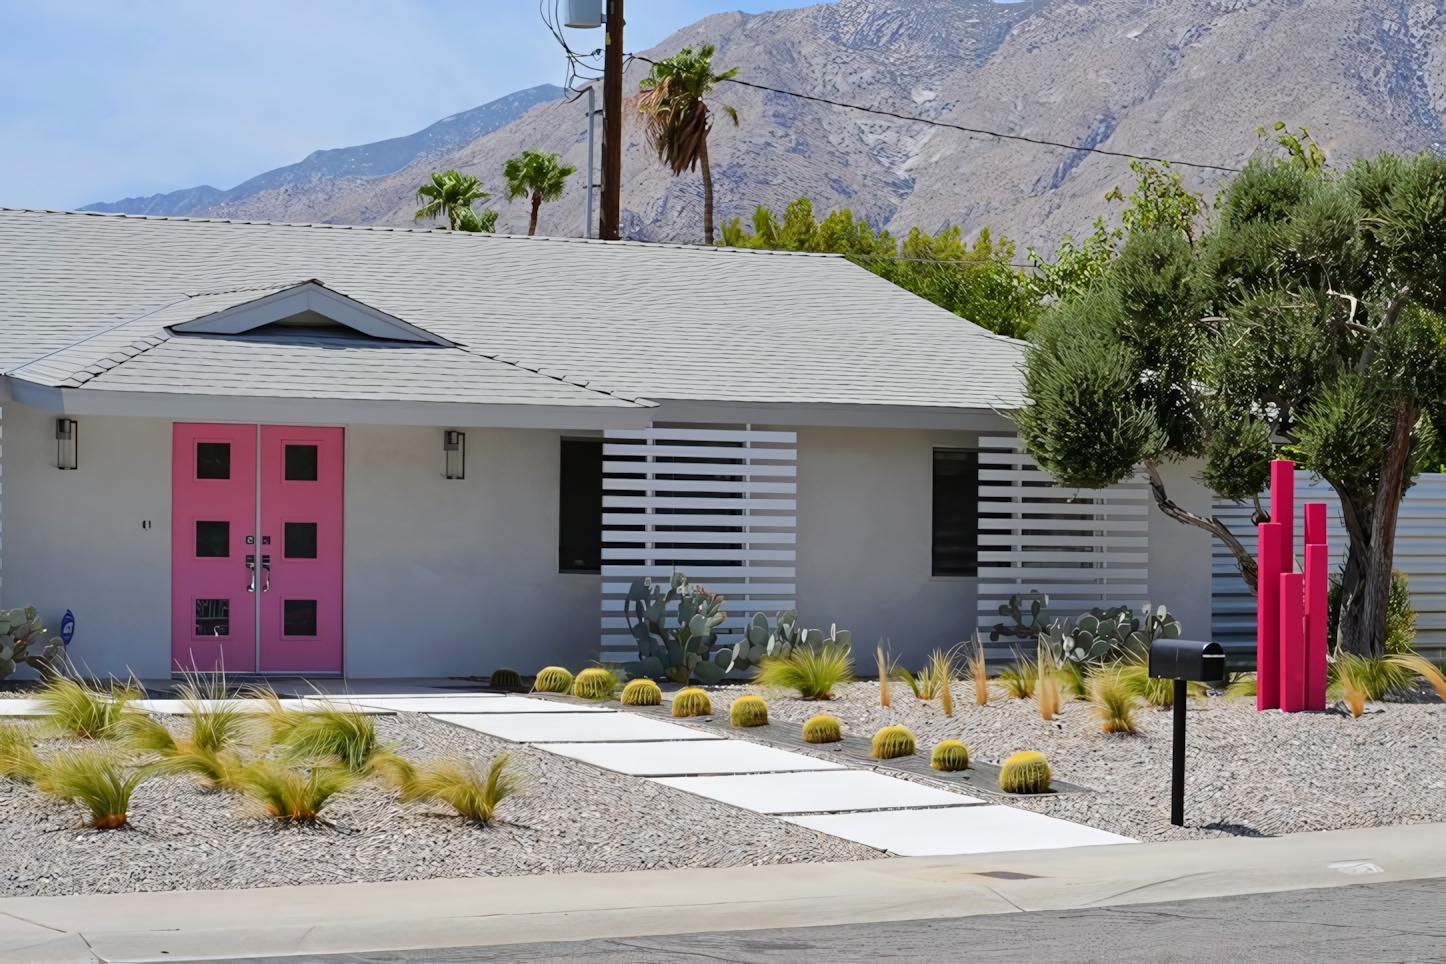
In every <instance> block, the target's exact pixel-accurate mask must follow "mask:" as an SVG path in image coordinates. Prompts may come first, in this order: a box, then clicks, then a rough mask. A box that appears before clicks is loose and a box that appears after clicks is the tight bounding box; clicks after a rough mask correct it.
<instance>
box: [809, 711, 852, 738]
mask: <svg viewBox="0 0 1446 964" xmlns="http://www.w3.org/2000/svg"><path fill="white" fill-rule="evenodd" d="M842 739H843V725H842V724H840V723H839V721H838V717H836V716H829V715H828V714H826V713H820V714H819V715H818V716H812V717H809V719H808V722H807V723H805V724H803V742H805V743H837V742H838V741H840V740H842Z"/></svg>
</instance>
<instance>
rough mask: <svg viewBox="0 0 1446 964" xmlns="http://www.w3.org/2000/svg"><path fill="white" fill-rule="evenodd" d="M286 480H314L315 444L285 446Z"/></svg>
mask: <svg viewBox="0 0 1446 964" xmlns="http://www.w3.org/2000/svg"><path fill="white" fill-rule="evenodd" d="M286 481H288V482H315V481H316V446H315V445H288V446H286Z"/></svg>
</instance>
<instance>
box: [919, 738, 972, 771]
mask: <svg viewBox="0 0 1446 964" xmlns="http://www.w3.org/2000/svg"><path fill="white" fill-rule="evenodd" d="M929 766H931V767H933V768H934V769H935V770H944V771H946V772H950V773H952V772H954V771H957V770H967V769H969V748H968V747H967V746H965V745H964V744H963V743H961V742H960V741H958V740H944V741H943V742H941V743H939V744H938V745H937V746H935V747H934V752H933V753H931V754H929Z"/></svg>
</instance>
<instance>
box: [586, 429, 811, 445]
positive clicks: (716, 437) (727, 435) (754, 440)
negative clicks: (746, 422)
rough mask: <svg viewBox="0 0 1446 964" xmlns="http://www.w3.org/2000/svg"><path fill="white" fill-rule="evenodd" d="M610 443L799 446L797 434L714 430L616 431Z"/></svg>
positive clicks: (608, 435)
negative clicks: (624, 441)
mask: <svg viewBox="0 0 1446 964" xmlns="http://www.w3.org/2000/svg"><path fill="white" fill-rule="evenodd" d="M604 439H605V440H606V441H607V442H613V441H618V440H620V439H637V440H642V441H646V440H654V441H663V442H741V443H744V444H745V445H768V444H777V445H796V444H798V433H797V432H763V431H754V430H753V429H714V428H656V427H655V428H615V429H608V430H607V432H605V433H604Z"/></svg>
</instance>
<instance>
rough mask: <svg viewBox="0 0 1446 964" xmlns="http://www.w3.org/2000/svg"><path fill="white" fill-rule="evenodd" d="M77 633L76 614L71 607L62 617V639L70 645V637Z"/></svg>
mask: <svg viewBox="0 0 1446 964" xmlns="http://www.w3.org/2000/svg"><path fill="white" fill-rule="evenodd" d="M74 635H75V614H74V613H72V612H71V611H70V610H69V609H67V610H66V611H65V615H64V616H62V617H61V619H60V639H61V641H62V642H63V643H65V645H67V646H69V645H70V638H71V637H72V636H74Z"/></svg>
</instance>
